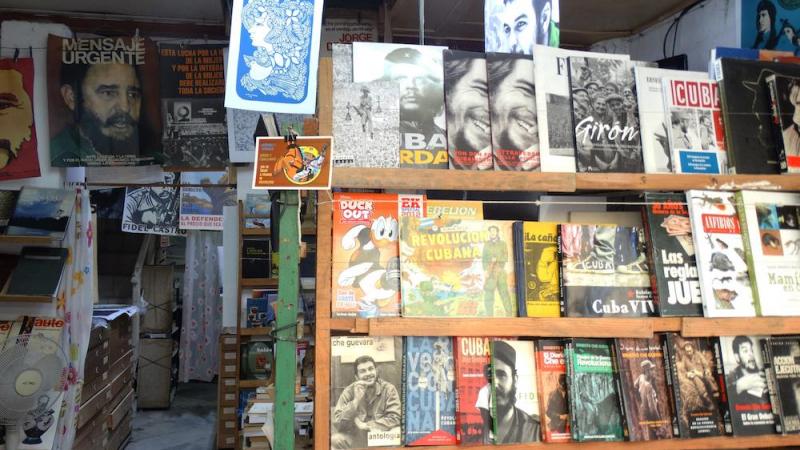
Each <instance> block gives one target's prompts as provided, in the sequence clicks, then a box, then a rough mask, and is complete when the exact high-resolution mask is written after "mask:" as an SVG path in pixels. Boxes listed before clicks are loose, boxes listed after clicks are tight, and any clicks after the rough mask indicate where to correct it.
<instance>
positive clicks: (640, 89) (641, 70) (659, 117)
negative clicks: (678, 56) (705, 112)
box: [633, 66, 708, 173]
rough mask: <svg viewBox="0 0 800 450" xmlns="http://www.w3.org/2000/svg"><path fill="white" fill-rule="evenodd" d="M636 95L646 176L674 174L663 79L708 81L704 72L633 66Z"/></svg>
mask: <svg viewBox="0 0 800 450" xmlns="http://www.w3.org/2000/svg"><path fill="white" fill-rule="evenodd" d="M633 70H634V78H635V80H636V95H637V97H638V99H639V122H640V126H641V141H642V160H643V162H644V171H645V172H647V173H672V155H671V153H670V149H669V136H668V133H669V131H668V127H669V126H670V124H669V123H668V122H667V115H666V114H665V113H664V94H663V88H662V83H661V80H662V79H663V78H666V77H671V78H678V77H681V78H683V79H697V80H708V74H707V73H705V72H689V71H684V70H670V69H659V68H656V67H642V66H637V67H634V69H633Z"/></svg>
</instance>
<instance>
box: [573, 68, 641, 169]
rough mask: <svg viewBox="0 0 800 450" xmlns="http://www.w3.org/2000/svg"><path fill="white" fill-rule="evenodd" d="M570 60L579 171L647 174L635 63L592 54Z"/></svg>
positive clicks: (576, 154) (576, 161) (576, 155)
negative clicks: (592, 55) (643, 162)
mask: <svg viewBox="0 0 800 450" xmlns="http://www.w3.org/2000/svg"><path fill="white" fill-rule="evenodd" d="M567 62H568V67H569V83H570V91H571V109H572V127H573V130H574V133H575V163H576V168H577V171H578V172H643V171H644V166H643V165H642V146H641V140H640V138H641V135H640V131H639V108H638V101H637V99H636V83H635V82H634V79H633V68H634V63H633V62H631V61H621V60H618V59H613V58H606V57H589V56H570V57H569V58H567ZM601 93H602V94H601Z"/></svg>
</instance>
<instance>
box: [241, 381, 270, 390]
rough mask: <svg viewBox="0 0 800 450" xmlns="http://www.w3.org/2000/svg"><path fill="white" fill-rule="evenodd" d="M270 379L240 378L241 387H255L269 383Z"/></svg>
mask: <svg viewBox="0 0 800 450" xmlns="http://www.w3.org/2000/svg"><path fill="white" fill-rule="evenodd" d="M269 382H270V380H266V379H265V380H239V388H240V389H255V388H259V387H262V386H267V385H269Z"/></svg>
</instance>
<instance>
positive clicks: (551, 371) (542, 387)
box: [536, 339, 572, 442]
mask: <svg viewBox="0 0 800 450" xmlns="http://www.w3.org/2000/svg"><path fill="white" fill-rule="evenodd" d="M536 369H537V371H536V375H537V377H536V381H537V394H538V396H539V418H540V421H541V427H542V440H543V441H545V442H569V441H571V440H572V435H571V434H570V428H569V427H570V420H569V396H568V395H567V365H566V360H565V356H564V342H563V341H562V340H560V339H540V340H537V341H536Z"/></svg>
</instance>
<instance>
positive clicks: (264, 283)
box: [240, 278, 278, 288]
mask: <svg viewBox="0 0 800 450" xmlns="http://www.w3.org/2000/svg"><path fill="white" fill-rule="evenodd" d="M240 284H241V286H242V287H254V288H268V287H277V286H278V279H277V278H242V279H241V281H240Z"/></svg>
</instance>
